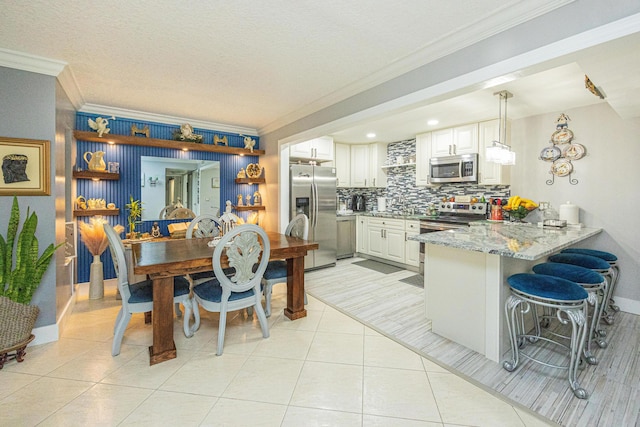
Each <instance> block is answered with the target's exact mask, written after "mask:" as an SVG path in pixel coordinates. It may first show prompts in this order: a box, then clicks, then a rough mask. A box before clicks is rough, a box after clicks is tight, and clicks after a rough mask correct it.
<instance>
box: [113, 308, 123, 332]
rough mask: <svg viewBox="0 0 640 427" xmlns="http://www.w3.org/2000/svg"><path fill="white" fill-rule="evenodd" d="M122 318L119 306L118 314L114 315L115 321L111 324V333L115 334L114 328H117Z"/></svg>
mask: <svg viewBox="0 0 640 427" xmlns="http://www.w3.org/2000/svg"><path fill="white" fill-rule="evenodd" d="M121 319H122V307H120V311H118V315H117V316H116V323H114V324H113V334H114V335H115V333H116V330H117V329H118V323H120V320H121Z"/></svg>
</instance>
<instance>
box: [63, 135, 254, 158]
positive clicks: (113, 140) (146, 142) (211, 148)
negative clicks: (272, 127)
mask: <svg viewBox="0 0 640 427" xmlns="http://www.w3.org/2000/svg"><path fill="white" fill-rule="evenodd" d="M73 136H75V137H76V139H78V140H80V141H90V142H103V143H105V144H126V145H138V146H143V147H160V148H173V149H176V150H189V151H208V152H212V153H224V154H237V155H243V156H262V155H264V150H253V152H252V151H251V150H247V149H246V148H240V147H227V146H226V145H213V144H199V143H196V142H186V141H172V140H169V139H156V138H146V137H142V136H129V135H113V134H106V135H103V136H102V137H99V136H98V134H97V133H96V132H87V131H82V130H76V131H73Z"/></svg>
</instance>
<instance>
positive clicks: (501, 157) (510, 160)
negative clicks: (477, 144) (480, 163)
mask: <svg viewBox="0 0 640 427" xmlns="http://www.w3.org/2000/svg"><path fill="white" fill-rule="evenodd" d="M494 95H498V98H499V100H498V102H499V105H498V116H499V118H500V120H499V128H498V141H493V143H492V145H491V147H487V149H486V150H485V157H486V161H488V162H492V163H499V164H501V165H515V164H516V153H514V152H513V151H511V147H510V146H509V145H507V99H509V98H512V97H513V94H512V93H510V92H508V91H506V90H503V91H500V92H496V93H494ZM503 103H504V117H503V116H502V104H503Z"/></svg>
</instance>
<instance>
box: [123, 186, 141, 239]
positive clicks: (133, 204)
mask: <svg viewBox="0 0 640 427" xmlns="http://www.w3.org/2000/svg"><path fill="white" fill-rule="evenodd" d="M125 207H126V208H127V210H128V211H129V216H128V217H127V223H128V225H129V232H128V233H127V239H135V238H137V237H138V234H139V233H136V224H138V223H139V222H140V219H141V218H142V202H141V201H140V200H136V199H134V198H133V196H132V195H129V203H127V204H126V205H125Z"/></svg>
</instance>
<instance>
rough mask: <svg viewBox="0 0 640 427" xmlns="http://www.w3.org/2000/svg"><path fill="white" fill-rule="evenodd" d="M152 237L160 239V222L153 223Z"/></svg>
mask: <svg viewBox="0 0 640 427" xmlns="http://www.w3.org/2000/svg"><path fill="white" fill-rule="evenodd" d="M151 236H152V237H160V236H162V234H160V226H159V225H158V221H154V222H153V226H152V227H151Z"/></svg>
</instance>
